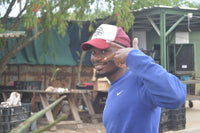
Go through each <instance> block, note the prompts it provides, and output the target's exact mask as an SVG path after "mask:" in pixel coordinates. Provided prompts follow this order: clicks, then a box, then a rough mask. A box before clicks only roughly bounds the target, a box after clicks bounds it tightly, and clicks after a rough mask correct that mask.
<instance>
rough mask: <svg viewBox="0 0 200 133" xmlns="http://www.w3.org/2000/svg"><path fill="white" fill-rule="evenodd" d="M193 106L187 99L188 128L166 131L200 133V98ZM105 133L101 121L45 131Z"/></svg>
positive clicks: (60, 126)
mask: <svg viewBox="0 0 200 133" xmlns="http://www.w3.org/2000/svg"><path fill="white" fill-rule="evenodd" d="M193 105H194V106H193V107H192V108H190V107H189V106H188V101H186V128H185V129H183V130H178V131H168V132H166V133H200V100H196V101H193ZM54 132H56V133H105V132H106V131H105V128H104V126H103V124H102V123H101V122H99V123H98V124H91V123H83V124H82V128H77V125H75V124H74V125H66V124H62V123H61V124H58V125H57V130H56V131H46V132H45V133H54Z"/></svg>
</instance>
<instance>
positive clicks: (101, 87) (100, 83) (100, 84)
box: [94, 78, 110, 92]
mask: <svg viewBox="0 0 200 133" xmlns="http://www.w3.org/2000/svg"><path fill="white" fill-rule="evenodd" d="M109 88H110V84H109V80H108V79H107V78H98V79H97V80H96V82H95V87H94V89H95V90H98V91H103V92H107V91H108V89H109Z"/></svg>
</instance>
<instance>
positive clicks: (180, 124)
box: [169, 120, 186, 131]
mask: <svg viewBox="0 0 200 133" xmlns="http://www.w3.org/2000/svg"><path fill="white" fill-rule="evenodd" d="M185 124H186V120H179V121H171V124H170V126H169V128H170V129H171V130H173V131H177V130H182V129H185Z"/></svg>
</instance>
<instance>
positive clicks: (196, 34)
mask: <svg viewBox="0 0 200 133" xmlns="http://www.w3.org/2000/svg"><path fill="white" fill-rule="evenodd" d="M146 37H147V41H146V42H147V49H152V47H153V45H154V44H160V37H159V36H158V35H157V33H156V32H155V31H154V30H152V31H148V32H147V36H146ZM167 39H168V40H167V41H170V42H171V43H175V32H172V33H171V34H170V35H169V36H168V38H167ZM189 43H192V44H194V63H195V78H196V79H198V80H200V31H192V32H189ZM195 94H200V84H196V85H195Z"/></svg>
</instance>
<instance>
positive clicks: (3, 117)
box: [0, 112, 31, 122]
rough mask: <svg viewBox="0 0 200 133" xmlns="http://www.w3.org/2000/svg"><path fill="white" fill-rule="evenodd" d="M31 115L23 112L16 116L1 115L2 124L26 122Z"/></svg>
mask: <svg viewBox="0 0 200 133" xmlns="http://www.w3.org/2000/svg"><path fill="white" fill-rule="evenodd" d="M30 115H31V112H22V113H20V114H16V115H1V116H0V122H15V121H18V120H26V119H27V118H29V117H30Z"/></svg>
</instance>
